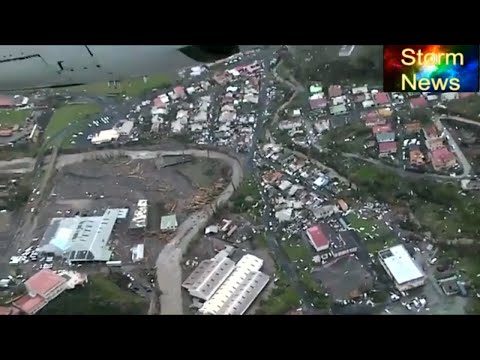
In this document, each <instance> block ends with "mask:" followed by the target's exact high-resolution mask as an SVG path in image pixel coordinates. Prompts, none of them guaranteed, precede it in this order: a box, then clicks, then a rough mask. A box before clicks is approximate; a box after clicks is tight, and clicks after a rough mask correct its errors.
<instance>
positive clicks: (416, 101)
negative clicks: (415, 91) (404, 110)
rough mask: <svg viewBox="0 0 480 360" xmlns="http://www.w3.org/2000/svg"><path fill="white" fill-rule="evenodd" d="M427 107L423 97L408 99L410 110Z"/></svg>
mask: <svg viewBox="0 0 480 360" xmlns="http://www.w3.org/2000/svg"><path fill="white" fill-rule="evenodd" d="M427 105H428V101H427V99H425V98H424V97H423V96H419V97H416V98H413V99H410V107H411V108H412V109H419V108H424V107H426V106H427Z"/></svg>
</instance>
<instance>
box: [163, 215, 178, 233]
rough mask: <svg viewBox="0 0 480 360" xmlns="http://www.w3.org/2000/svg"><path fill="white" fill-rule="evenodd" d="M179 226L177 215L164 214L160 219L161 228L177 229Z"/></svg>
mask: <svg viewBox="0 0 480 360" xmlns="http://www.w3.org/2000/svg"><path fill="white" fill-rule="evenodd" d="M177 226H178V222H177V215H175V214H172V215H166V216H162V218H161V220H160V230H175V229H176V228H177Z"/></svg>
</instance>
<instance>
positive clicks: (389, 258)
mask: <svg viewBox="0 0 480 360" xmlns="http://www.w3.org/2000/svg"><path fill="white" fill-rule="evenodd" d="M378 258H379V260H380V264H382V266H383V268H384V269H385V271H386V272H387V274H388V275H389V276H390V277H391V278H392V280H393V281H394V283H395V287H396V288H397V289H398V290H400V291H406V290H409V289H414V288H417V287H419V286H422V285H424V284H425V274H424V273H423V271H422V270H421V269H420V268H419V266H418V265H417V264H416V263H415V261H414V260H413V259H412V257H411V256H410V254H409V253H408V251H407V249H405V247H404V246H403V245H397V246H394V247H391V248H389V249H385V250H382V251H380V252H379V253H378Z"/></svg>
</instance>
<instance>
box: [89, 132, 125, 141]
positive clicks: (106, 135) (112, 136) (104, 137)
mask: <svg viewBox="0 0 480 360" xmlns="http://www.w3.org/2000/svg"><path fill="white" fill-rule="evenodd" d="M119 136H120V134H119V133H118V131H117V130H116V129H109V130H103V131H100V132H99V133H98V134H97V135H95V136H94V137H93V138H92V143H93V144H96V143H104V142H109V141H112V140H116V139H118V138H119Z"/></svg>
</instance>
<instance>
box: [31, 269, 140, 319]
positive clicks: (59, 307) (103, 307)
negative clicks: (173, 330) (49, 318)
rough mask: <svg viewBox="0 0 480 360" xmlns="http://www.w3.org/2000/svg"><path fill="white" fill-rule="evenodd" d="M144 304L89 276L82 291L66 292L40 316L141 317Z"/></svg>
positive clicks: (102, 279)
mask: <svg viewBox="0 0 480 360" xmlns="http://www.w3.org/2000/svg"><path fill="white" fill-rule="evenodd" d="M147 309H148V304H147V301H145V300H144V299H142V298H141V297H139V296H137V295H135V294H134V293H132V292H130V291H128V290H123V289H121V288H120V287H119V286H118V285H117V284H116V283H115V282H114V281H112V280H110V279H108V278H107V277H106V276H104V275H100V274H96V275H91V276H89V282H88V284H87V285H86V286H85V287H83V288H81V287H80V288H77V289H74V290H69V291H66V292H65V293H63V294H62V295H60V296H59V297H58V298H56V299H55V300H53V301H52V302H51V303H50V304H48V306H47V307H45V308H44V309H43V310H42V311H41V312H40V313H39V314H40V315H143V314H146V312H147Z"/></svg>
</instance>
